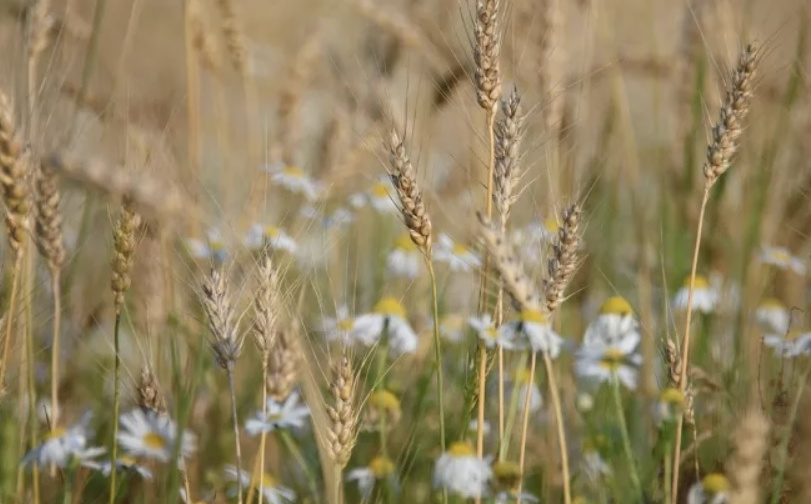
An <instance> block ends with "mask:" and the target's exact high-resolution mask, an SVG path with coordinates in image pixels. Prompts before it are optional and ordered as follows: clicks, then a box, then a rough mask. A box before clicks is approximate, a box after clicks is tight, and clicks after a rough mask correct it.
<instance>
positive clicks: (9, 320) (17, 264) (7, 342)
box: [0, 254, 22, 390]
mask: <svg viewBox="0 0 811 504" xmlns="http://www.w3.org/2000/svg"><path fill="white" fill-rule="evenodd" d="M21 272H22V254H18V255H17V258H16V260H15V261H14V275H13V277H12V280H11V294H10V295H9V301H8V315H6V337H5V338H4V341H3V356H2V358H0V390H3V388H5V384H6V362H8V360H7V359H8V352H9V350H10V349H11V335H12V332H13V329H14V310H15V308H16V305H17V290H18V289H19V287H20V285H19V284H20V274H21Z"/></svg>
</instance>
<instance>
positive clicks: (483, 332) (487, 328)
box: [467, 313, 515, 350]
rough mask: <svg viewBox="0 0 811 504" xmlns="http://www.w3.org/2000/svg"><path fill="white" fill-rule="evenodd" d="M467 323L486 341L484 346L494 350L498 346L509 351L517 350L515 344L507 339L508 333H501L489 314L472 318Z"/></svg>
mask: <svg viewBox="0 0 811 504" xmlns="http://www.w3.org/2000/svg"><path fill="white" fill-rule="evenodd" d="M467 323H468V324H469V325H470V327H472V328H473V329H474V330H475V331H476V335H477V336H478V337H479V339H481V340H482V341H484V346H486V347H487V348H493V347H495V346H496V345H498V346H501V347H502V348H505V349H507V350H512V349H514V348H515V342H514V341H513V340H511V339H507V338H506V337H505V334H506V331H499V330H498V329H496V326H495V324H494V323H493V318H492V317H491V316H490V314H489V313H485V314H484V315H482V316H481V317H471V318H469V319H467Z"/></svg>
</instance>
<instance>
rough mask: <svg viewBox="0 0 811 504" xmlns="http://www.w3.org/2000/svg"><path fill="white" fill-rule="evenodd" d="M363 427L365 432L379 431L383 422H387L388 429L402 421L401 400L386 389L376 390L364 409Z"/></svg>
mask: <svg viewBox="0 0 811 504" xmlns="http://www.w3.org/2000/svg"><path fill="white" fill-rule="evenodd" d="M363 410H364V411H363V427H364V429H365V430H370V431H371V430H379V429H380V427H381V420H385V426H386V428H387V429H391V428H392V427H394V426H395V425H396V424H397V422H399V421H400V417H401V416H402V410H401V409H400V400H399V399H398V398H397V396H396V395H394V394H393V393H392V392H390V391H388V390H386V389H379V390H375V391H374V392H372V393H371V394H370V395H369V399H368V400H367V402H366V408H363Z"/></svg>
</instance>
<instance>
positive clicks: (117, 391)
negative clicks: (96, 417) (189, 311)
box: [109, 312, 121, 504]
mask: <svg viewBox="0 0 811 504" xmlns="http://www.w3.org/2000/svg"><path fill="white" fill-rule="evenodd" d="M120 329H121V313H120V312H119V313H116V315H115V327H114V329H113V345H114V346H115V368H114V369H115V370H114V371H113V373H114V378H113V380H114V381H113V449H112V450H111V451H110V500H109V502H110V504H113V503H114V502H115V479H116V473H117V472H118V471H117V470H116V460H118V415H119V411H120V409H121V341H120V336H119V332H120Z"/></svg>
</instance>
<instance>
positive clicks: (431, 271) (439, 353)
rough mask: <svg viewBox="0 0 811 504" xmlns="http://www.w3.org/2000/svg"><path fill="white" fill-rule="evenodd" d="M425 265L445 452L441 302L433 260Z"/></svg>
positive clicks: (440, 438) (440, 432)
mask: <svg viewBox="0 0 811 504" xmlns="http://www.w3.org/2000/svg"><path fill="white" fill-rule="evenodd" d="M425 263H426V265H427V266H428V273H429V274H430V275H431V296H432V298H433V315H434V353H435V358H436V382H437V385H436V386H437V395H438V401H439V446H440V448H441V449H442V451H443V452H444V451H445V398H444V393H443V382H442V345H441V342H440V338H439V301H438V299H437V290H436V274H435V273H434V265H433V263H432V262H431V259H430V258H429V257H428V256H427V255H426V256H425Z"/></svg>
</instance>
